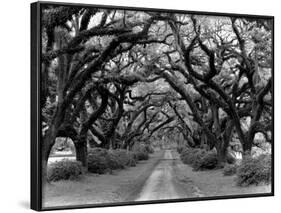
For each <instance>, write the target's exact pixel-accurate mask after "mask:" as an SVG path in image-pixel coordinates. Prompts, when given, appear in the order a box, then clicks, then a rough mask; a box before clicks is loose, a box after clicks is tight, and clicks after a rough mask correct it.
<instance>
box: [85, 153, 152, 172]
mask: <svg viewBox="0 0 281 213" xmlns="http://www.w3.org/2000/svg"><path fill="white" fill-rule="evenodd" d="M138 155H139V153H134V152H128V151H126V150H122V149H116V150H107V149H102V148H94V149H90V150H89V152H88V171H89V172H91V173H98V174H104V173H106V172H110V171H112V170H116V169H124V168H125V167H128V166H136V163H137V161H138V160H143V159H142V158H141V157H139V156H138ZM147 155H148V154H147ZM147 159H148V157H147Z"/></svg>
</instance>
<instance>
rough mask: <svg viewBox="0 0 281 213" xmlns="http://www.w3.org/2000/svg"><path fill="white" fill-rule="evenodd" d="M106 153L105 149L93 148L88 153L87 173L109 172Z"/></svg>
mask: <svg viewBox="0 0 281 213" xmlns="http://www.w3.org/2000/svg"><path fill="white" fill-rule="evenodd" d="M108 159H109V157H108V152H107V150H106V149H101V148H94V149H90V150H89V152H88V171H89V172H92V173H98V174H104V173H106V172H107V171H109V170H110V169H109V165H108V161H109V160H108Z"/></svg>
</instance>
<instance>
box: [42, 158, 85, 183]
mask: <svg viewBox="0 0 281 213" xmlns="http://www.w3.org/2000/svg"><path fill="white" fill-rule="evenodd" d="M81 174H82V164H81V162H79V161H73V160H67V159H63V160H62V161H58V162H55V163H53V164H51V166H50V168H49V169H48V172H47V178H48V180H49V181H59V180H76V179H79V177H80V175H81Z"/></svg>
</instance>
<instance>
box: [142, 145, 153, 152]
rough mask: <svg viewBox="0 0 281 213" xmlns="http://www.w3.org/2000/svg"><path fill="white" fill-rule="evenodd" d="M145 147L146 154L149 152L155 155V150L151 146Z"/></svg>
mask: <svg viewBox="0 0 281 213" xmlns="http://www.w3.org/2000/svg"><path fill="white" fill-rule="evenodd" d="M144 147H145V150H146V152H148V153H150V154H152V153H154V149H153V148H152V146H151V145H145V146H144Z"/></svg>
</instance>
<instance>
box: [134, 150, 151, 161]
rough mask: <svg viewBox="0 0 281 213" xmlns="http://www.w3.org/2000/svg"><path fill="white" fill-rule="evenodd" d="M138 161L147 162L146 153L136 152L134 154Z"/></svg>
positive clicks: (147, 156)
mask: <svg viewBox="0 0 281 213" xmlns="http://www.w3.org/2000/svg"><path fill="white" fill-rule="evenodd" d="M136 155H137V159H138V160H148V158H149V155H148V153H147V152H146V151H137V152H136Z"/></svg>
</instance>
